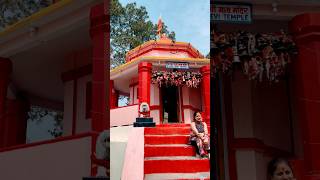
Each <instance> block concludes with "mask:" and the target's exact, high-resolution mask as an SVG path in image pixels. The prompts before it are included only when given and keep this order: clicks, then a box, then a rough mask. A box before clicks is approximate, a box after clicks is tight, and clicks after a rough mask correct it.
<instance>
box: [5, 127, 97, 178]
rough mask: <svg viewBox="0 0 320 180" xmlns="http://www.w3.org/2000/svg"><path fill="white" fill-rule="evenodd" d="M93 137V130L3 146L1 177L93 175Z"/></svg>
mask: <svg viewBox="0 0 320 180" xmlns="http://www.w3.org/2000/svg"><path fill="white" fill-rule="evenodd" d="M92 137H93V134H92V133H85V134H80V135H76V136H70V137H61V138H57V139H56V140H50V141H45V142H42V143H40V142H39V143H31V144H28V145H21V146H16V147H11V148H6V149H2V150H1V152H0V159H1V161H0V169H1V179H46V180H55V179H82V177H86V176H90V173H91V172H90V169H91V159H90V156H91V152H92V149H91V148H92V146H91V143H92ZM17 170H18V171H17ZM64 172H67V173H64Z"/></svg>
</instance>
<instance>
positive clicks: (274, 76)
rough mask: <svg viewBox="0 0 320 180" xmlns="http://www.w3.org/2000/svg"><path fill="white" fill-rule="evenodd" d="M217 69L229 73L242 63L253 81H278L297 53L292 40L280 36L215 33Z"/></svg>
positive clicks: (287, 36) (215, 65)
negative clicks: (237, 64)
mask: <svg viewBox="0 0 320 180" xmlns="http://www.w3.org/2000/svg"><path fill="white" fill-rule="evenodd" d="M212 45H213V59H214V66H213V68H214V70H215V71H218V70H221V71H222V72H224V73H225V72H228V71H229V70H230V69H232V65H233V63H234V62H241V63H242V67H243V72H244V74H246V75H247V76H248V77H249V79H250V80H259V81H263V80H264V79H267V80H268V81H271V82H278V81H279V79H280V78H281V77H282V76H283V75H284V74H285V72H286V67H287V64H288V63H290V62H291V56H293V55H295V54H297V49H296V46H295V43H294V42H293V40H292V38H291V37H290V36H289V35H287V34H285V33H284V32H283V31H281V32H280V33H269V34H251V33H247V32H238V33H231V34H215V35H214V38H213V44H212Z"/></svg>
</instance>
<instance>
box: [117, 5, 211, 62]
mask: <svg viewBox="0 0 320 180" xmlns="http://www.w3.org/2000/svg"><path fill="white" fill-rule="evenodd" d="M119 2H120V3H121V4H122V5H126V4H128V3H133V2H136V3H137V5H138V6H145V7H146V9H147V11H148V14H149V19H150V20H151V21H152V22H153V23H157V22H158V19H159V16H160V15H161V17H162V20H163V21H164V23H165V24H166V25H167V26H168V29H169V30H170V31H174V32H175V33H176V40H177V41H183V42H189V43H191V44H192V45H193V46H194V47H195V48H197V49H198V50H199V51H200V52H201V53H202V54H203V55H205V56H206V55H207V54H208V53H209V50H210V1H209V0H119Z"/></svg>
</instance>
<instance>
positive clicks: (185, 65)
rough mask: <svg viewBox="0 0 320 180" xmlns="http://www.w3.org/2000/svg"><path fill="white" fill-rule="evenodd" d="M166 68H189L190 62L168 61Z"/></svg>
mask: <svg viewBox="0 0 320 180" xmlns="http://www.w3.org/2000/svg"><path fill="white" fill-rule="evenodd" d="M166 68H168V69H189V63H186V62H167V63H166Z"/></svg>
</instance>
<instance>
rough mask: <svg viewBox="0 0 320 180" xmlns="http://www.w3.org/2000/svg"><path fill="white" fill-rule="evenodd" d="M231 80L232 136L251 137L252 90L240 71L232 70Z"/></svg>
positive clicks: (248, 81) (252, 135)
mask: <svg viewBox="0 0 320 180" xmlns="http://www.w3.org/2000/svg"><path fill="white" fill-rule="evenodd" d="M234 73H235V75H234V79H233V81H232V87H231V89H232V109H233V123H234V136H235V137H236V138H252V137H254V134H253V117H252V92H251V83H252V81H250V80H249V79H248V78H247V77H245V76H244V75H243V73H242V72H239V71H236V72H234Z"/></svg>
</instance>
